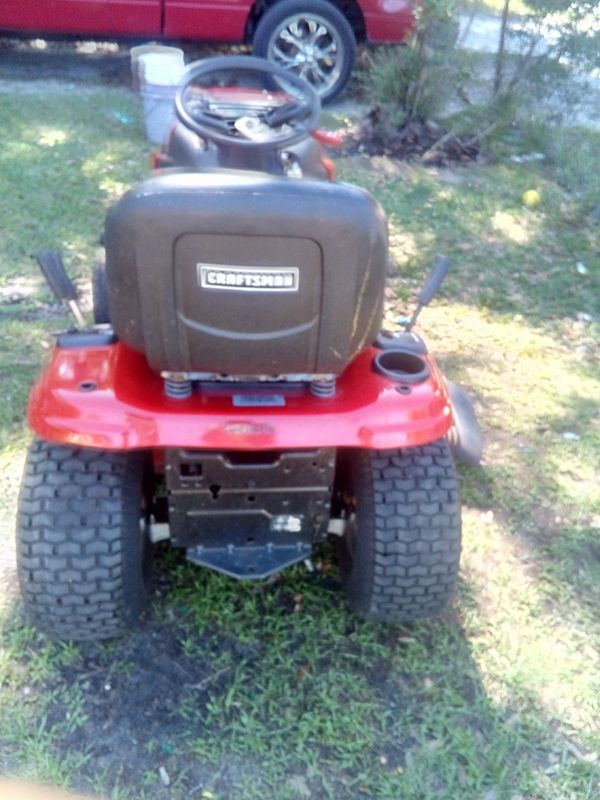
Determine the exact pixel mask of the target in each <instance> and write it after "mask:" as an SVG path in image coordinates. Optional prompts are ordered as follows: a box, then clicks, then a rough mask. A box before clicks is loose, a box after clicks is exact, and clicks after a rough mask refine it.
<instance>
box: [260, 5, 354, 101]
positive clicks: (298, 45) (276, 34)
mask: <svg viewBox="0 0 600 800" xmlns="http://www.w3.org/2000/svg"><path fill="white" fill-rule="evenodd" d="M252 45H253V50H254V54H255V55H257V56H262V57H263V58H268V59H269V60H270V61H273V62H275V63H276V64H278V65H279V66H281V67H283V68H284V69H287V70H289V71H290V72H294V73H295V74H296V75H300V77H302V78H304V79H305V80H307V81H308V83H310V84H311V85H312V87H313V88H314V89H315V91H316V92H317V94H319V96H320V97H321V101H322V102H323V103H326V102H329V101H330V100H333V98H334V97H337V95H338V94H340V92H342V91H343V89H344V88H345V86H346V84H347V83H348V81H349V80H350V75H351V74H352V67H353V66H354V60H355V58H356V37H355V36H354V31H353V30H352V28H351V26H350V23H349V22H348V20H347V19H346V17H345V16H344V15H343V14H342V12H341V11H339V10H338V9H337V8H336V7H335V6H333V5H332V4H331V3H328V2H326V0H304V2H300V0H278V2H277V3H275V4H274V5H272V6H271V7H270V8H268V9H267V11H265V13H264V14H263V15H262V17H261V18H260V20H259V21H258V24H257V26H256V30H255V32H254V36H253V40H252Z"/></svg>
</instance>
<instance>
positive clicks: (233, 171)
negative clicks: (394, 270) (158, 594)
mask: <svg viewBox="0 0 600 800" xmlns="http://www.w3.org/2000/svg"><path fill="white" fill-rule="evenodd" d="M319 111H320V108H319V99H318V96H317V95H316V93H315V92H314V90H313V89H312V88H311V87H310V86H309V85H308V84H307V83H305V82H304V81H303V80H301V79H300V78H298V77H296V76H295V75H293V74H290V73H289V72H287V71H284V70H282V69H281V68H279V67H277V66H275V65H273V64H272V63H271V62H268V61H264V60H262V59H257V58H252V57H221V58H214V59H207V60H205V61H201V62H197V63H196V64H193V65H192V66H191V67H190V68H189V69H188V70H187V72H186V73H185V75H184V78H183V80H182V83H181V84H180V86H179V88H178V91H177V96H176V112H177V117H178V122H177V123H176V124H175V125H174V127H173V128H172V131H171V134H170V136H169V140H168V142H167V143H166V144H165V146H164V147H163V150H162V152H161V153H160V154H158V156H157V158H156V159H155V167H156V169H155V170H154V172H153V174H152V175H151V176H150V177H148V178H147V179H146V180H143V181H142V182H140V183H138V184H137V185H136V186H134V187H133V188H132V189H130V190H129V191H128V192H127V193H126V194H125V195H124V196H123V197H122V198H121V199H120V200H119V201H118V202H117V203H116V204H115V205H114V206H113V207H112V208H111V209H110V210H109V212H108V215H107V218H106V224H105V229H104V234H103V243H104V247H105V252H106V263H105V267H104V268H102V269H100V270H98V271H97V272H96V274H95V275H94V323H93V324H86V322H85V319H84V318H83V315H82V314H81V312H80V310H79V308H78V306H77V293H76V291H75V287H74V285H73V284H72V283H71V281H70V280H69V278H68V277H67V275H66V272H65V270H64V267H63V266H62V261H61V260H60V257H59V256H58V254H56V253H53V252H43V253H40V254H38V261H39V263H40V265H41V267H42V269H43V271H44V273H45V275H46V277H47V279H48V281H49V283H50V285H51V287H52V288H53V290H54V292H55V294H56V295H57V296H58V297H59V298H60V299H61V300H63V301H65V302H67V303H68V304H69V305H70V306H71V308H72V309H73V310H74V313H75V315H76V319H77V324H75V325H74V326H73V327H71V328H70V329H69V330H66V331H64V332H62V333H60V334H58V335H57V337H56V345H55V347H54V349H53V351H52V354H51V357H50V359H49V362H48V364H47V366H46V367H45V369H44V370H43V372H42V374H41V376H40V377H39V379H38V381H37V383H36V384H35V386H34V388H33V390H32V393H31V397H30V402H29V408H28V419H29V423H30V425H31V427H32V429H33V431H34V433H35V439H34V441H33V443H32V445H31V447H30V451H29V455H28V459H27V464H26V469H25V474H24V478H23V484H22V489H21V495H20V507H19V518H18V531H17V546H18V566H19V576H20V583H21V589H22V595H23V598H24V603H25V607H26V610H27V611H28V613H29V614H30V616H31V617H32V618H33V620H34V621H35V622H36V623H37V624H38V625H39V626H40V627H41V628H42V629H44V630H46V631H47V632H48V633H49V634H50V635H52V636H55V637H57V638H61V639H67V640H86V639H102V638H108V637H113V636H116V635H119V634H121V633H122V632H123V631H124V630H125V629H127V628H128V627H131V626H132V625H135V624H136V623H137V622H138V621H139V619H140V615H141V613H142V611H143V608H144V602H145V599H146V596H147V593H148V586H149V579H150V565H151V555H152V549H153V546H154V544H156V543H157V542H159V541H168V542H169V543H170V544H171V545H172V546H174V547H176V548H181V549H182V550H184V551H185V553H186V556H187V558H188V559H189V560H190V561H192V562H194V563H195V564H198V565H201V566H202V567H208V568H211V569H213V570H217V571H219V572H221V573H224V574H225V575H228V576H231V577H232V578H236V579H243V580H248V579H254V580H259V579H265V578H268V577H269V576H272V575H274V574H275V573H278V572H280V571H281V570H283V569H284V568H286V567H288V566H289V565H292V564H295V563H297V562H302V561H309V560H310V557H311V553H312V551H313V548H314V547H315V545H318V544H319V543H322V542H324V541H325V540H328V539H330V540H331V541H332V542H333V543H334V544H335V547H336V550H337V561H338V564H339V571H340V576H341V584H342V588H343V590H344V592H345V596H346V599H347V602H348V604H349V606H350V607H351V609H353V610H354V612H356V613H357V614H358V615H359V616H361V617H363V618H367V619H373V620H380V621H390V622H409V621H411V620H415V619H417V618H420V617H424V616H428V615H431V614H435V613H438V612H439V611H440V610H442V609H443V608H444V606H445V605H446V603H447V601H448V599H449V598H450V596H451V594H452V591H453V588H454V585H455V582H456V576H457V570H458V563H459V555H460V504H459V494H458V482H457V475H456V472H455V467H454V461H453V454H454V455H458V456H459V457H463V458H466V460H468V461H470V462H471V463H473V462H477V461H478V460H479V456H480V454H481V440H480V435H479V430H478V428H477V423H476V420H475V416H474V413H473V409H472V406H471V404H470V402H469V399H468V397H467V395H466V394H465V393H464V391H463V390H462V389H460V388H459V387H458V386H456V385H455V384H452V383H451V382H449V381H447V380H445V378H444V376H443V375H442V372H441V371H440V368H439V367H438V366H437V364H436V362H435V360H434V359H433V357H432V356H431V355H430V353H429V352H428V350H427V345H426V343H425V342H424V340H423V339H422V338H421V337H420V336H419V335H417V334H416V333H415V332H414V330H413V328H414V324H415V322H416V318H417V315H418V312H419V311H420V309H421V308H422V307H423V306H424V305H426V304H427V303H428V302H429V301H430V300H431V298H432V296H433V295H434V293H435V291H436V290H437V288H438V286H439V284H440V283H441V281H442V279H443V277H444V274H445V272H446V269H447V266H448V264H447V261H446V260H445V259H443V258H439V259H438V261H437V262H436V264H435V266H434V269H433V272H432V274H431V276H430V278H429V280H428V281H427V282H426V284H425V286H424V288H423V289H422V291H421V293H420V294H419V297H418V298H417V303H416V311H415V312H414V314H413V315H412V318H411V319H410V320H408V321H406V322H405V324H404V327H403V328H399V329H397V330H394V331H389V330H388V331H384V330H382V329H381V325H382V317H383V305H384V289H385V282H386V269H387V267H388V237H387V224H386V220H385V217H384V214H383V212H382V209H381V207H380V206H379V204H378V203H377V202H376V201H375V199H374V198H373V197H372V196H371V195H370V194H369V193H368V192H366V191H364V190H363V189H360V188H356V187H353V186H350V185H347V184H343V183H338V182H336V181H335V180H334V178H333V167H332V164H331V163H330V162H329V161H328V160H327V159H326V158H325V156H324V150H323V142H325V143H327V142H328V141H329V139H328V136H327V134H326V133H323V132H320V131H319V130H318V129H317V121H318V117H319Z"/></svg>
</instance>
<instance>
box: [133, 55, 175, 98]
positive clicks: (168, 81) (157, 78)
mask: <svg viewBox="0 0 600 800" xmlns="http://www.w3.org/2000/svg"><path fill="white" fill-rule="evenodd" d="M130 55H131V72H132V75H133V84H134V88H136V89H137V88H140V87H141V86H143V84H144V83H152V84H155V85H157V86H174V85H176V84H177V83H179V79H180V78H181V75H182V73H183V71H184V69H185V65H184V63H183V50H181V49H180V48H179V47H165V46H164V45H160V44H143V45H140V46H139V47H132V48H131V51H130Z"/></svg>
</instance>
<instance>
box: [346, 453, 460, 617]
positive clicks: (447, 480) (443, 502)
mask: <svg viewBox="0 0 600 800" xmlns="http://www.w3.org/2000/svg"><path fill="white" fill-rule="evenodd" d="M341 470H342V476H343V477H342V481H343V490H342V492H343V497H344V501H343V504H344V506H345V508H346V514H347V517H348V525H347V530H346V533H345V535H344V537H343V538H342V539H341V540H340V552H339V555H340V569H341V573H342V584H343V588H344V590H345V593H346V596H347V599H348V603H349V605H350V607H351V608H352V609H353V610H354V611H355V612H356V613H357V614H358V615H359V616H361V617H363V618H365V619H372V620H378V621H387V622H411V621H414V620H416V619H419V618H422V617H428V616H432V615H435V614H438V613H439V612H440V611H442V610H443V609H444V608H445V606H446V604H447V603H448V600H449V599H450V597H451V595H452V593H453V591H454V588H455V584H456V579H457V575H458V565H459V559H460V541H461V530H460V501H459V495H458V480H457V476H456V471H455V468H454V463H453V461H452V456H451V454H450V449H449V446H448V443H447V442H446V440H445V439H441V440H439V441H437V442H433V443H431V444H426V445H422V446H420V447H413V448H406V449H402V450H385V451H378V452H377V451H367V450H360V451H352V452H350V453H347V454H346V456H345V460H344V461H343V463H342V465H341Z"/></svg>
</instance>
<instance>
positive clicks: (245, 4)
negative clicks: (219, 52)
mask: <svg viewBox="0 0 600 800" xmlns="http://www.w3.org/2000/svg"><path fill="white" fill-rule="evenodd" d="M412 25H413V14H412V9H411V5H410V3H409V2H408V0H52V2H47V0H2V2H0V31H2V32H4V33H6V34H10V33H16V32H18V33H19V34H20V35H22V34H31V35H38V36H39V35H41V36H48V35H55V36H60V35H74V36H85V37H96V38H97V37H107V38H111V39H112V38H119V37H121V38H144V39H181V40H186V39H187V40H194V41H207V42H247V43H251V44H252V47H253V49H254V52H255V53H256V54H257V55H261V56H265V57H267V58H270V59H272V60H273V61H276V62H277V63H279V64H281V65H282V66H283V67H285V68H286V69H289V70H291V71H293V72H295V73H297V74H299V75H301V76H302V77H304V78H306V79H307V80H308V81H309V82H310V83H312V84H313V86H314V87H315V89H317V91H318V92H319V94H320V95H321V99H322V100H324V101H326V100H331V99H332V98H333V97H335V96H336V95H337V94H339V92H341V91H342V89H343V88H344V86H345V85H346V83H347V82H348V79H349V77H350V73H351V72H352V67H353V64H354V57H355V52H356V44H357V42H371V43H384V42H387V43H394V42H401V41H402V40H403V39H404V38H405V36H406V35H407V34H408V33H409V32H410V30H411V28H412Z"/></svg>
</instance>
